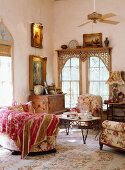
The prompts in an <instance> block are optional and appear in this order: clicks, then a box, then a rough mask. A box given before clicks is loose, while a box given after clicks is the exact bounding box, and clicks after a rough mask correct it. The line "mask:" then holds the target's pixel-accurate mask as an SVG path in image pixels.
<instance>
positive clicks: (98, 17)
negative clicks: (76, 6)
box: [79, 0, 119, 27]
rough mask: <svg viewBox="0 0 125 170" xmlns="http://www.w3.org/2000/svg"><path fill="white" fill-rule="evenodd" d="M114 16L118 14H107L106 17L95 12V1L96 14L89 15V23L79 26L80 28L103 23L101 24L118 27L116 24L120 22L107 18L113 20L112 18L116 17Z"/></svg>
mask: <svg viewBox="0 0 125 170" xmlns="http://www.w3.org/2000/svg"><path fill="white" fill-rule="evenodd" d="M114 16H116V14H114V13H107V14H105V15H102V14H100V13H97V12H96V11H95V0H94V12H92V13H91V14H88V15H87V19H88V21H86V22H85V23H83V24H81V25H79V27H81V26H84V25H86V24H88V23H90V22H93V23H97V22H101V23H106V24H113V25H116V24H118V23H119V22H118V21H112V20H107V18H111V17H114Z"/></svg>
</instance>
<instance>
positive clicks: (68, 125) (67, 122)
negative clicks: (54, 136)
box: [65, 121, 70, 135]
mask: <svg viewBox="0 0 125 170" xmlns="http://www.w3.org/2000/svg"><path fill="white" fill-rule="evenodd" d="M65 128H66V134H67V135H69V128H70V122H69V121H66V124H65Z"/></svg>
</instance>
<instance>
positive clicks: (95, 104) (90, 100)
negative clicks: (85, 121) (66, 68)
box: [77, 94, 102, 116]
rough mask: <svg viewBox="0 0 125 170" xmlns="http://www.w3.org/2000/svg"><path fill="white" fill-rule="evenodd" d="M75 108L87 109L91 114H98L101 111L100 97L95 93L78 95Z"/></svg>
mask: <svg viewBox="0 0 125 170" xmlns="http://www.w3.org/2000/svg"><path fill="white" fill-rule="evenodd" d="M77 108H78V109H79V110H80V111H81V112H82V111H83V112H84V111H89V112H91V113H92V115H93V116H100V115H101V111H102V98H101V96H96V95H90V94H88V95H87V94H86V95H80V96H79V97H78V104H77Z"/></svg>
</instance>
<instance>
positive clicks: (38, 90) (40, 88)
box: [34, 85, 44, 95]
mask: <svg viewBox="0 0 125 170" xmlns="http://www.w3.org/2000/svg"><path fill="white" fill-rule="evenodd" d="M43 92H44V87H43V86H42V85H36V86H34V94H35V95H41V94H43Z"/></svg>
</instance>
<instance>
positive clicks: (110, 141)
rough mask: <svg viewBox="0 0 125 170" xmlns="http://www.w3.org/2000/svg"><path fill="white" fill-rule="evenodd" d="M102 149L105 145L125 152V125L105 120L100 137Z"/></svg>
mask: <svg viewBox="0 0 125 170" xmlns="http://www.w3.org/2000/svg"><path fill="white" fill-rule="evenodd" d="M99 144H100V149H101V150H102V148H103V144H104V145H107V146H112V147H115V148H117V149H120V150H124V151H125V123H123V122H115V121H109V120H105V121H104V122H103V123H102V133H101V135H100V137H99Z"/></svg>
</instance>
